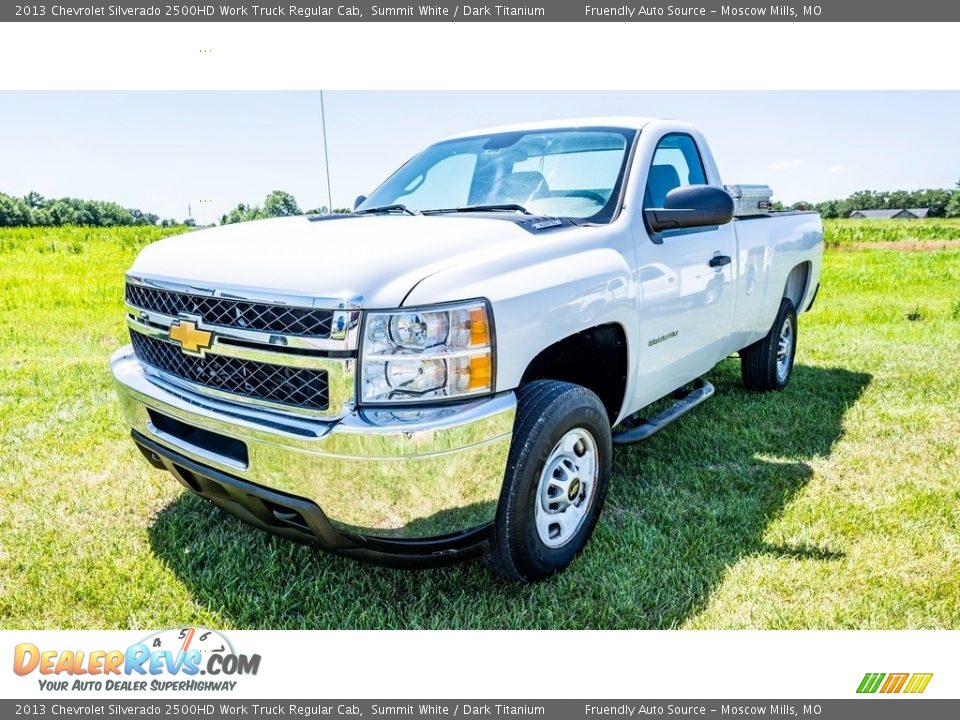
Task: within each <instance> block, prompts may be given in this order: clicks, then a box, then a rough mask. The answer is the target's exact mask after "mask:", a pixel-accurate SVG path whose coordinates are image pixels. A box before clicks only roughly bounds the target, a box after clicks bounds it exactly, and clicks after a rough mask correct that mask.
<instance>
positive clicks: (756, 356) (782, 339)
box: [740, 298, 797, 390]
mask: <svg viewBox="0 0 960 720" xmlns="http://www.w3.org/2000/svg"><path fill="white" fill-rule="evenodd" d="M796 353H797V311H796V310H795V309H794V307H793V303H792V302H791V301H790V300H788V299H787V298H784V299H783V300H782V301H781V302H780V310H779V311H778V312H777V318H776V320H774V321H773V327H771V328H770V332H768V333H767V334H766V336H764V337H763V338H761V339H760V340H758V341H757V342H755V343H754V344H753V345H750V346H749V347H746V348H744V349H743V350H741V351H740V371H741V375H742V377H743V384H744V385H745V386H746V387H748V388H749V389H751V390H783V389H784V388H785V387H786V386H787V383H788V382H789V381H790V375H791V374H792V373H793V358H794V356H795V355H796Z"/></svg>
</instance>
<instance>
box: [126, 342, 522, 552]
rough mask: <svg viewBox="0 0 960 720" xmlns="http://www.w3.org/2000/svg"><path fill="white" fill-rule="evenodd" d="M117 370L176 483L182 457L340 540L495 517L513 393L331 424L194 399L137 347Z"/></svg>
mask: <svg viewBox="0 0 960 720" xmlns="http://www.w3.org/2000/svg"><path fill="white" fill-rule="evenodd" d="M110 363H111V369H112V371H113V376H114V379H115V381H116V386H117V390H118V393H119V395H120V400H121V402H122V405H123V411H124V415H125V417H126V420H127V423H128V424H129V426H130V428H131V430H132V431H133V433H134V437H135V438H137V437H139V438H144V439H146V440H147V441H148V442H140V441H138V442H139V444H140V445H141V448H150V447H156V448H157V449H158V450H159V451H160V452H159V454H160V455H163V456H166V457H167V460H168V462H164V463H163V466H165V467H168V469H173V470H174V472H175V474H177V473H176V466H175V465H176V463H175V462H174V464H173V465H171V464H170V463H171V462H173V461H170V460H169V459H170V458H178V457H179V458H185V459H187V460H189V461H191V462H190V463H189V465H190V467H192V468H199V469H200V471H201V472H203V470H204V469H209V470H210V471H211V474H216V475H217V476H218V477H222V478H226V480H227V482H232V481H231V480H230V478H234V479H236V480H237V481H238V482H240V483H241V484H242V483H249V484H252V485H249V487H251V488H254V487H255V488H262V489H264V490H265V491H276V492H277V493H280V494H283V495H287V496H295V498H294V499H305V500H307V501H309V502H311V503H315V504H316V506H318V507H319V509H320V510H322V513H320V515H322V516H325V517H326V519H327V520H329V522H330V524H331V525H332V526H333V527H334V528H336V530H337V531H339V532H341V533H345V534H348V535H351V536H357V537H361V538H374V539H376V538H380V539H383V540H384V541H391V540H416V539H424V538H440V537H445V536H452V535H456V534H458V533H464V532H465V531H468V530H474V529H476V528H480V527H482V526H484V525H486V524H488V523H490V522H491V521H492V520H493V518H494V515H495V514H496V508H497V501H498V499H499V496H500V488H501V484H502V482H503V475H504V470H505V468H506V463H507V455H508V453H509V450H510V439H511V434H512V432H513V421H514V415H515V412H516V398H515V397H514V395H513V393H505V394H501V395H498V396H495V397H493V398H488V399H484V400H476V401H471V402H466V403H462V404H456V405H445V406H439V407H434V408H430V409H423V410H410V409H397V410H374V409H371V410H353V411H352V412H350V413H349V414H347V415H346V416H344V417H343V418H341V419H336V420H329V419H326V420H324V419H320V418H313V417H309V416H299V415H294V414H290V413H282V412H275V411H272V410H269V409H265V408H257V407H253V406H247V405H242V404H238V403H236V402H229V401H227V400H220V399H216V398H211V397H206V396H202V395H198V394H195V393H192V392H190V391H189V390H185V389H183V388H181V387H177V386H176V385H173V384H169V383H167V382H165V381H164V380H163V379H162V378H160V377H155V376H154V375H153V374H151V373H147V372H146V371H145V370H144V367H143V365H141V364H140V362H139V361H138V360H137V358H136V356H135V355H134V354H133V351H132V349H131V347H130V346H126V347H124V348H121V349H120V350H118V351H117V352H116V353H115V354H114V355H113V357H112V358H111V361H110ZM158 415H159V416H165V417H167V418H173V419H174V420H175V421H178V422H176V423H173V424H172V425H173V426H174V427H176V428H181V429H182V428H184V427H186V428H198V429H200V430H202V431H206V432H205V433H203V432H201V433H190V432H176V433H174V434H171V432H167V431H165V430H161V429H160V428H158V427H157V424H158V423H157V422H155V421H156V419H157V416H158ZM159 424H160V425H166V426H167V427H168V429H169V427H170V424H169V423H166V424H165V423H164V422H160V423H159ZM211 433H212V434H215V435H211ZM216 436H222V437H223V438H229V439H231V440H233V441H239V442H240V443H242V447H244V448H245V453H223V452H220V450H219V448H220V446H221V445H220V444H218V442H217V441H216ZM211 438H212V440H211ZM231 445H232V446H237V443H236V442H233V443H232V444H231ZM164 450H167V451H169V452H164ZM148 457H150V454H148ZM156 459H157V461H159V460H160V458H156ZM158 464H160V463H159V462H158ZM178 477H179V475H178ZM180 479H181V482H183V478H182V477H180ZM184 484H187V485H188V487H189V486H190V485H189V484H188V483H184ZM201 494H202V493H201ZM218 504H219V503H218ZM238 514H239V513H238Z"/></svg>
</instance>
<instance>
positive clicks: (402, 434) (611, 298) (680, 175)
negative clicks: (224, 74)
mask: <svg viewBox="0 0 960 720" xmlns="http://www.w3.org/2000/svg"><path fill="white" fill-rule="evenodd" d="M768 201H769V192H768V191H766V192H765V191H764V190H763V187H762V186H734V187H728V188H725V187H724V185H723V183H722V182H721V179H720V174H719V173H718V171H717V167H716V165H715V164H714V160H713V157H712V155H711V153H710V149H709V148H708V146H707V143H706V141H705V140H704V138H703V136H702V134H701V133H700V132H699V131H698V130H697V129H696V128H695V127H694V126H692V125H690V124H687V123H683V122H676V121H672V120H652V119H644V118H598V119H583V120H572V121H555V122H548V123H538V124H530V125H518V126H510V127H501V128H496V129H492V130H486V131H477V132H470V133H466V134H463V135H459V136H456V137H452V138H449V139H447V140H443V141H441V142H439V143H437V144H435V145H432V146H430V147H428V148H427V149H426V150H424V151H423V152H421V153H420V154H419V155H417V156H415V157H414V158H413V159H411V160H410V161H409V162H407V163H406V164H405V165H404V166H403V167H401V168H400V169H399V170H397V171H396V172H395V173H394V174H393V175H391V176H390V177H389V178H388V179H387V180H386V181H385V182H384V183H383V184H382V185H381V186H380V187H378V188H377V189H376V190H375V191H374V192H373V193H372V194H371V195H370V197H367V198H363V197H361V198H358V205H357V208H356V210H355V212H353V213H351V214H344V215H330V216H303V217H292V218H283V219H275V220H262V221H257V222H249V223H242V224H238V225H230V226H225V227H219V228H212V229H208V230H202V231H199V232H193V233H188V234H184V235H179V236H177V237H172V238H168V239H165V240H162V241H160V242H157V243H154V244H152V245H150V246H148V247H147V248H145V249H144V250H143V251H142V252H141V253H140V255H139V257H137V259H136V261H135V262H134V265H133V267H132V268H131V269H130V270H129V272H128V273H127V278H126V315H127V317H126V321H127V324H128V326H129V331H130V339H131V345H128V346H126V347H124V348H122V349H120V350H119V351H118V352H117V353H116V354H115V355H114V356H113V358H112V361H111V362H112V370H113V374H114V376H115V378H116V383H117V387H118V390H119V394H120V398H121V400H122V404H123V408H124V413H125V417H126V420H127V422H128V424H129V426H130V428H131V431H132V435H133V439H134V441H135V442H136V443H137V445H138V446H139V447H140V449H141V450H142V451H143V453H144V455H145V456H146V457H147V458H148V459H149V460H150V461H151V462H152V463H153V464H154V465H155V466H157V467H158V468H162V469H166V470H168V471H170V472H171V473H172V474H173V475H174V476H175V477H176V478H177V479H178V480H179V481H180V482H181V483H182V484H183V485H184V486H186V487H187V488H188V489H190V490H191V491H193V492H194V493H196V494H197V495H199V496H201V497H202V498H205V499H207V500H209V501H211V502H212V503H214V504H216V505H218V506H220V507H222V508H224V509H226V510H229V511H230V512H232V513H234V514H236V515H238V516H239V517H241V518H243V519H244V520H246V521H248V522H250V523H251V524H254V525H256V526H259V527H261V528H264V529H268V530H270V531H272V532H274V533H277V534H279V535H282V536H285V537H288V538H292V539H299V540H306V541H308V542H313V543H316V544H318V545H320V546H322V547H325V548H327V549H328V550H331V551H333V552H337V553H341V554H344V555H352V556H356V557H363V558H367V559H372V560H376V561H379V562H384V563H389V564H394V565H410V564H424V563H431V562H440V561H447V560H451V559H454V558H460V557H476V556H480V555H482V556H483V557H484V558H485V560H486V562H487V564H488V565H489V566H490V567H491V568H492V569H493V570H494V571H496V572H497V573H499V574H501V575H503V576H506V577H508V578H512V579H514V580H518V581H526V582H530V581H535V580H538V579H541V578H544V577H547V576H549V575H551V574H553V573H555V572H557V571H559V570H562V569H563V568H565V567H566V566H567V565H568V564H569V563H570V562H571V560H572V559H573V558H574V556H575V555H576V554H577V553H578V552H579V551H580V550H581V549H582V548H583V547H584V545H585V544H586V542H587V540H588V539H589V537H590V535H591V533H592V532H593V529H594V526H595V525H596V523H597V519H598V517H599V515H600V511H601V509H602V507H603V503H604V497H605V496H606V493H607V486H608V483H609V478H610V474H611V464H612V462H613V461H614V454H613V446H614V445H617V444H626V443H632V442H637V441H639V440H643V439H644V438H646V437H649V435H651V434H652V433H653V432H655V431H657V430H659V429H661V428H663V427H664V426H666V425H667V424H668V423H669V422H671V421H672V420H674V419H676V418H677V417H679V416H680V415H682V414H683V413H685V412H686V411H688V410H690V409H691V408H692V407H694V406H696V405H697V404H698V403H700V402H702V401H703V400H705V399H706V398H708V397H709V396H710V395H711V394H712V393H713V388H712V386H711V385H710V384H709V383H708V382H706V381H705V380H703V379H702V376H703V375H704V374H705V373H707V372H709V371H710V369H711V368H712V367H713V366H714V365H716V364H717V363H718V362H720V361H721V360H722V359H724V358H726V357H727V356H729V355H731V354H733V353H739V356H740V361H741V364H742V372H743V381H744V383H745V384H746V385H747V387H749V388H753V389H756V390H780V389H783V388H784V387H785V386H786V384H787V381H788V380H789V378H790V374H791V370H792V367H793V360H794V353H795V350H796V342H797V314H798V313H800V312H802V311H805V310H809V309H810V306H811V305H812V303H813V301H814V298H815V296H816V293H817V290H818V288H819V283H818V279H819V276H820V266H821V259H822V254H823V232H822V227H821V222H820V218H819V216H818V215H817V214H816V213H771V212H769V209H768V208H769V202H768ZM669 396H673V397H674V398H675V399H676V402H675V404H674V405H672V406H670V407H668V408H667V409H666V410H663V411H660V412H659V413H657V414H656V415H654V416H653V417H648V418H644V417H643V415H642V410H643V409H644V408H645V407H647V406H649V405H650V404H651V403H653V402H654V401H657V400H659V399H662V398H666V397H669Z"/></svg>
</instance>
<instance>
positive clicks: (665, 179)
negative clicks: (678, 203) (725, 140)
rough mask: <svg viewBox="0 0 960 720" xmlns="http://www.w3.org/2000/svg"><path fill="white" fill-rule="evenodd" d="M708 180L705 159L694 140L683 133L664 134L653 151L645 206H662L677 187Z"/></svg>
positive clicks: (645, 191)
mask: <svg viewBox="0 0 960 720" xmlns="http://www.w3.org/2000/svg"><path fill="white" fill-rule="evenodd" d="M706 183H707V176H706V173H705V172H704V171H703V161H702V160H701V159H700V151H699V150H697V143H696V142H694V139H693V138H692V137H690V136H689V135H683V134H680V133H677V134H673V135H665V136H664V137H663V138H662V139H661V140H660V142H659V143H658V144H657V149H656V150H655V151H654V153H653V163H651V165H650V172H649V174H648V175H647V187H646V189H645V190H644V193H643V207H644V209H646V208H658V207H663V201H664V198H666V197H667V193H668V192H670V191H671V190H673V189H674V188H678V187H684V186H686V185H706Z"/></svg>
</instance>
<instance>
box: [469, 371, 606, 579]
mask: <svg viewBox="0 0 960 720" xmlns="http://www.w3.org/2000/svg"><path fill="white" fill-rule="evenodd" d="M517 396H518V397H517V419H516V422H515V424H514V433H513V443H512V445H511V448H510V458H509V461H508V463H507V471H506V474H505V477H504V482H503V489H502V490H501V493H500V504H499V506H498V508H497V517H496V520H495V521H494V526H493V528H492V530H491V537H490V543H489V547H488V550H487V554H486V557H485V561H486V563H487V565H488V566H489V567H490V568H491V569H492V570H493V571H494V572H496V573H497V574H499V575H502V576H503V577H506V578H509V579H511V580H518V581H521V582H535V581H537V580H542V579H544V578H546V577H549V576H550V575H553V574H554V573H556V572H559V571H561V570H563V569H564V568H566V567H567V565H569V564H570V562H571V561H572V560H573V558H574V557H576V555H577V553H578V552H580V550H581V549H583V547H584V545H586V543H587V540H589V538H590V535H591V534H592V533H593V529H594V527H595V526H596V524H597V518H598V517H599V516H600V511H601V510H602V508H603V503H604V500H605V499H606V494H607V485H608V483H609V478H610V463H611V456H612V454H613V445H612V442H611V439H610V422H609V419H608V417H607V412H606V410H605V408H604V406H603V403H601V402H600V399H599V398H598V397H597V396H596V395H595V394H594V393H592V392H590V391H589V390H587V389H586V388H584V387H581V386H579V385H574V384H571V383H565V382H559V381H555V380H537V381H535V382H532V383H529V384H528V385H525V386H523V387H522V388H520V390H518V392H517Z"/></svg>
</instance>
